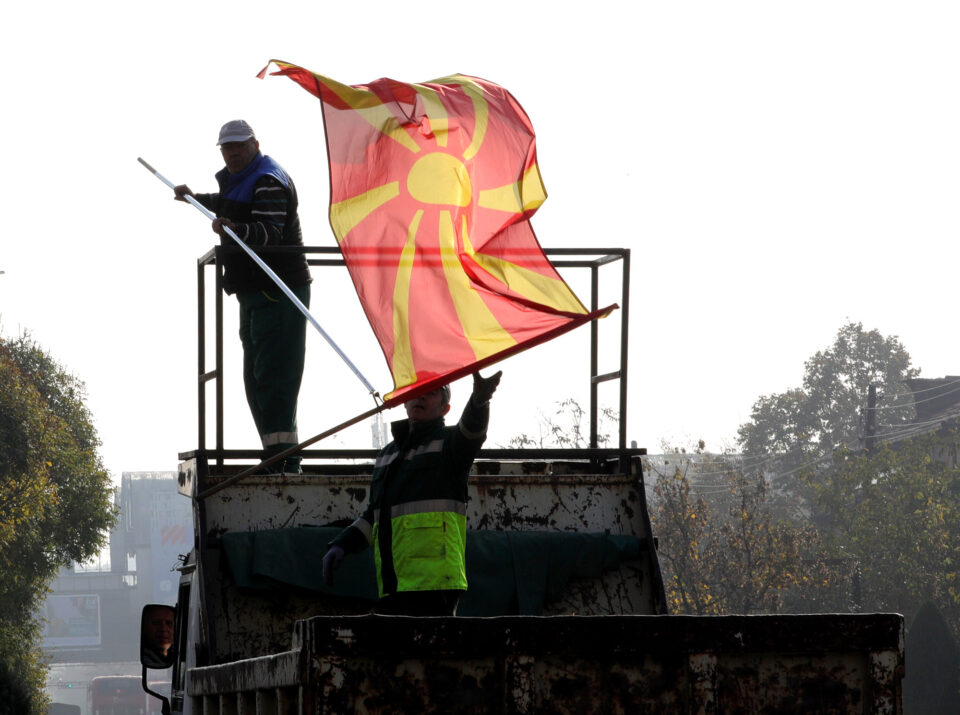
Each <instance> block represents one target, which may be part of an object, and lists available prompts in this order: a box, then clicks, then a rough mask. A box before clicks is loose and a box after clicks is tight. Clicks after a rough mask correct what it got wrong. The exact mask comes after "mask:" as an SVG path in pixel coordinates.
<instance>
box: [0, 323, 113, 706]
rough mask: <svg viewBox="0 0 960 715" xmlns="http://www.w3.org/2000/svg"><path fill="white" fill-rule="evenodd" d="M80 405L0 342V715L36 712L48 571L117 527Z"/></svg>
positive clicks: (44, 365)
mask: <svg viewBox="0 0 960 715" xmlns="http://www.w3.org/2000/svg"><path fill="white" fill-rule="evenodd" d="M84 399H85V388H84V385H83V383H82V382H80V381H79V380H78V379H77V378H75V377H73V376H71V375H69V374H68V373H67V372H65V371H64V369H63V368H62V367H61V366H60V365H59V364H57V363H56V362H55V361H54V360H53V358H51V357H50V356H49V355H48V354H47V353H46V352H44V351H43V350H42V349H41V348H39V347H38V346H37V345H36V344H35V343H33V341H32V340H31V339H30V338H29V337H28V336H26V335H23V336H21V337H19V338H16V339H5V338H0V712H3V709H4V708H7V710H9V711H11V712H13V711H16V712H24V709H23V704H24V703H30V708H31V709H32V710H34V711H36V712H41V711H42V710H43V708H44V704H45V695H44V693H43V685H44V681H45V673H44V671H43V663H42V658H41V654H40V650H39V635H40V629H41V626H42V624H41V622H40V621H39V619H38V617H37V616H36V614H37V612H38V609H39V607H40V605H41V603H42V600H43V598H44V597H45V595H46V592H47V588H48V586H49V584H50V582H51V581H52V580H53V578H54V577H55V576H56V574H57V572H58V571H59V570H60V569H61V568H62V567H64V566H67V565H69V564H70V563H71V562H75V561H84V560H86V559H88V558H90V557H91V556H93V555H94V554H96V553H97V552H98V551H99V549H100V548H101V547H102V546H103V545H104V544H105V542H106V538H107V534H108V532H109V529H110V527H111V526H112V524H113V523H114V521H115V518H116V515H115V511H114V507H113V488H112V486H111V482H110V477H109V474H108V473H107V471H106V470H105V469H104V467H103V464H102V463H101V460H100V457H99V456H98V454H97V448H98V447H99V446H100V442H99V439H98V437H97V434H96V429H95V428H94V426H93V421H92V418H91V415H90V413H89V411H88V410H87V408H86V405H85V404H84ZM3 679H7V682H4V680H3Z"/></svg>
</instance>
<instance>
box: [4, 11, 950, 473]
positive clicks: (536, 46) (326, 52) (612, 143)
mask: <svg viewBox="0 0 960 715" xmlns="http://www.w3.org/2000/svg"><path fill="white" fill-rule="evenodd" d="M338 5H340V6H339V7H333V4H332V3H329V4H328V3H323V4H321V3H318V2H313V3H305V2H290V3H285V4H281V5H276V4H275V5H272V6H271V5H269V4H265V3H246V2H230V3H226V2H204V3H193V4H188V3H182V4H176V3H164V4H162V5H161V4H159V3H129V2H122V3H121V2H89V3H66V2H52V3H32V4H29V5H28V4H25V3H21V4H15V5H14V6H12V7H10V8H7V9H6V10H5V11H4V22H3V24H2V29H0V52H2V54H3V60H4V62H3V66H4V68H5V70H6V72H5V77H4V95H5V98H4V111H3V113H2V115H0V122H2V127H3V137H4V142H5V154H6V157H7V167H8V169H7V171H6V172H5V175H4V178H3V184H4V195H6V196H7V201H8V203H9V204H10V207H9V208H10V209H11V210H10V212H8V215H7V219H6V221H5V229H6V230H5V232H4V238H3V247H2V250H0V270H3V271H5V274H4V275H2V276H0V330H2V332H3V333H4V334H6V335H13V334H16V333H17V332H19V331H20V330H24V329H26V330H29V331H30V332H31V333H32V335H33V337H34V339H35V340H36V341H37V342H38V343H39V344H40V345H42V346H43V347H45V348H46V349H48V350H49V351H50V352H51V353H52V354H53V355H54V356H55V357H56V358H57V359H58V360H59V361H60V362H62V363H63V364H64V365H65V366H66V367H67V368H68V369H69V370H70V371H72V372H74V373H75V374H77V375H78V376H79V377H81V378H82V379H83V380H84V381H85V382H86V384H87V389H88V393H89V406H90V408H91V410H92V412H93V414H94V417H95V419H96V423H97V427H98V429H99V432H100V436H101V438H102V440H103V452H102V453H103V456H104V459H105V462H106V466H107V467H108V468H109V469H110V470H111V472H113V473H114V474H115V475H117V476H119V473H120V472H122V471H138V470H166V469H174V468H176V464H177V453H178V452H181V451H186V450H189V449H192V448H194V447H196V437H195V435H196V410H195V404H196V389H195V384H196V377H195V373H196V358H195V355H196V329H195V300H196V291H195V282H196V259H197V257H198V256H200V255H201V254H203V253H204V252H205V251H206V250H208V249H209V248H210V247H211V246H212V245H213V242H214V239H215V236H214V234H213V233H212V232H211V231H210V229H209V224H208V222H207V221H206V220H205V219H204V218H203V217H202V216H201V215H200V214H199V212H197V211H196V210H195V209H193V208H191V207H189V206H187V205H184V204H180V203H175V202H174V201H173V200H172V198H171V192H170V191H169V190H168V189H167V188H166V187H164V186H163V185H162V184H161V183H160V182H158V181H157V180H156V179H155V178H154V177H153V176H151V175H150V174H149V173H148V172H147V171H145V170H144V169H143V168H142V167H141V166H140V165H139V164H138V163H137V161H136V159H137V157H138V156H142V157H143V158H144V159H146V160H147V161H149V162H150V163H151V164H153V165H154V166H155V167H156V168H157V170H159V171H160V172H161V173H163V174H164V175H165V176H167V177H168V178H170V179H171V180H173V181H174V182H176V183H187V184H189V185H190V186H191V187H192V188H193V189H195V190H197V191H208V190H212V189H213V188H214V181H213V173H214V172H215V171H216V170H218V169H219V168H220V167H221V166H222V162H221V160H220V156H219V152H218V151H217V148H216V146H215V143H216V136H217V130H218V129H219V127H220V125H221V124H222V123H223V122H224V121H226V120H229V119H234V118H238V117H244V118H246V119H247V120H248V121H250V123H251V124H252V125H253V126H254V128H255V129H256V131H257V134H258V138H259V139H260V141H261V148H262V149H263V150H264V152H265V153H267V154H270V155H272V156H273V157H275V158H276V159H277V160H279V162H280V163H281V164H283V165H284V167H285V168H286V169H287V170H288V171H289V172H290V174H291V175H292V176H293V178H294V180H295V182H296V184H297V188H298V191H299V194H300V200H301V218H302V220H303V224H304V231H305V239H306V241H307V243H309V244H314V245H326V246H332V245H335V241H334V238H333V234H332V232H331V230H330V227H329V224H328V223H327V217H326V212H327V202H328V198H329V193H328V191H329V189H328V185H327V166H326V154H325V147H324V138H323V128H322V119H321V114H320V108H319V105H318V103H317V102H316V100H315V99H314V98H313V97H311V96H310V95H308V94H307V93H306V92H304V91H303V90H301V89H300V88H299V87H298V86H296V85H295V84H294V83H292V82H290V81H289V80H287V79H285V78H277V77H273V78H268V79H266V80H263V81H261V80H258V79H256V78H255V75H256V73H257V72H258V71H259V70H260V69H261V68H262V67H263V66H264V65H265V64H266V63H267V60H269V59H271V58H278V59H283V60H286V61H289V62H294V63H297V64H300V65H303V66H305V67H307V68H309V69H311V70H314V71H316V72H319V73H322V74H325V75H328V76H330V77H333V78H335V79H337V80H339V81H341V82H345V83H348V84H358V83H363V82H367V81H370V80H373V79H376V78H378V77H383V76H386V77H392V78H394V79H397V80H401V81H407V82H417V81H424V80H428V79H432V78H434V77H439V76H443V75H447V74H452V73H455V72H462V73H465V74H471V75H475V76H479V77H482V78H485V79H489V80H491V81H493V82H497V83H498V84H501V85H503V86H504V87H506V88H507V89H509V90H510V91H511V92H512V93H513V94H514V96H515V97H516V98H517V99H518V101H519V102H520V103H521V104H522V105H523V107H524V108H525V110H526V111H527V113H528V114H529V116H530V118H531V120H532V121H533V125H534V128H535V130H536V131H537V137H538V155H539V164H540V170H541V173H542V176H543V180H544V183H545V185H546V188H547V192H548V194H549V198H548V200H547V202H546V203H545V204H544V206H543V207H542V208H541V209H540V211H539V212H538V213H537V214H536V215H535V216H534V218H533V226H534V229H535V231H536V232H537V235H538V237H539V239H540V242H541V244H542V245H543V246H545V247H578V246H625V247H629V248H631V249H632V251H633V264H632V273H633V281H632V303H631V334H630V382H629V395H630V399H629V419H628V427H629V429H628V436H629V439H631V440H636V441H637V443H638V444H639V445H640V446H646V447H648V448H649V449H650V450H651V451H658V450H659V446H660V442H661V440H663V439H666V440H669V441H672V442H674V443H689V442H690V441H692V440H695V439H698V438H701V437H702V438H704V439H705V440H706V441H707V446H708V448H712V449H720V448H722V447H723V446H724V445H725V444H732V441H733V438H734V436H735V433H736V428H737V426H738V425H739V424H741V423H742V422H744V421H746V420H747V418H748V417H749V412H750V406H751V405H752V403H753V402H754V401H755V400H756V399H757V397H758V396H760V395H762V394H769V393H772V392H780V391H783V390H785V389H788V388H791V387H794V386H798V385H799V384H800V382H801V378H802V372H803V362H804V360H806V359H807V358H808V357H810V356H811V355H812V354H813V353H814V352H816V351H817V350H820V349H823V348H825V347H827V346H828V345H829V344H830V343H831V341H832V339H833V337H834V335H835V334H836V332H837V329H838V328H839V327H840V326H841V325H842V324H843V323H845V322H846V321H847V320H854V321H862V322H863V323H864V326H865V327H866V328H868V329H873V328H876V329H878V330H880V331H881V332H882V333H883V334H884V335H898V336H900V338H901V340H902V341H903V343H904V345H905V346H906V348H907V350H908V351H909V352H910V353H911V355H912V356H913V360H914V364H915V365H916V366H918V367H920V368H921V369H922V374H923V375H924V376H926V377H939V376H943V375H945V374H957V373H958V371H960V354H958V353H960V333H958V332H957V330H956V327H955V315H954V310H953V309H954V302H955V301H954V299H955V297H956V294H957V289H956V263H957V256H956V252H957V248H956V237H957V234H958V229H960V226H958V224H960V216H958V211H957V206H958V201H957V197H958V189H960V186H958V184H960V176H958V171H957V167H958V166H960V140H958V127H960V93H958V91H957V75H958V72H960V44H958V43H957V41H956V38H957V36H958V34H960V6H957V5H956V4H955V3H949V2H911V3H909V4H907V3H891V2H843V1H842V0H840V1H838V0H831V1H830V2H803V3H799V2H794V3H784V2H770V1H769V0H765V1H757V2H741V1H735V2H672V3H649V2H636V3H625V2H622V3H621V2H617V3H614V2H607V1H605V0H599V1H598V2H592V3H586V4H581V5H577V6H565V5H563V4H557V3H546V2H516V0H512V1H510V2H499V1H494V2H485V3H480V4H468V3H448V4H446V5H436V4H433V5H424V4H422V3H421V4H417V3H408V4H404V3H383V2H366V3H343V4H338ZM314 276H315V281H314V284H313V312H314V314H315V315H316V316H317V317H318V319H319V320H320V322H321V324H323V325H324V328H325V329H326V330H327V332H329V333H330V334H331V335H332V336H333V338H334V339H335V340H337V342H338V343H339V344H340V346H341V348H342V349H343V350H344V351H345V352H346V353H347V354H348V355H350V357H351V359H353V361H354V362H355V363H357V365H358V367H359V368H360V369H361V370H362V371H363V372H364V374H365V375H366V376H367V378H368V379H369V380H370V381H371V382H373V384H374V385H375V387H377V389H379V390H380V391H381V392H386V391H388V390H389V389H390V388H391V387H392V383H390V381H389V375H388V372H387V369H386V364H385V362H384V360H383V357H382V355H381V353H380V351H379V347H378V346H377V345H376V343H375V342H374V340H373V337H372V333H371V332H370V330H369V328H368V327H367V325H366V323H365V322H364V321H363V318H362V314H361V313H360V311H359V305H358V303H357V300H356V296H355V294H354V293H353V291H352V288H351V287H350V285H349V283H348V282H347V281H346V275H345V272H342V271H341V275H336V272H335V271H333V270H332V269H315V270H314ZM565 276H566V277H567V278H568V282H570V283H571V285H572V286H573V287H574V289H575V290H577V292H578V293H579V294H580V296H581V298H582V299H583V300H584V301H586V300H588V298H589V293H588V292H586V289H585V288H584V287H583V286H582V284H580V283H578V282H577V281H578V279H576V278H575V276H574V275H573V274H566V273H565ZM613 276H614V277H613V278H612V280H614V281H616V280H619V276H618V275H617V274H613ZM612 299H615V296H612V297H611V300H612ZM235 312H236V308H235V301H234V300H233V299H232V298H231V299H229V300H228V302H227V316H228V321H229V322H228V328H227V335H226V336H225V345H226V348H227V350H228V351H229V352H230V355H229V360H230V362H229V363H228V367H227V373H228V374H227V379H226V389H227V393H228V397H229V398H230V399H229V404H228V410H229V413H230V415H229V418H228V421H227V446H228V447H230V448H252V447H256V446H257V444H258V439H257V436H256V433H255V430H254V428H253V424H252V420H251V419H250V417H249V413H248V411H247V408H246V404H245V403H244V402H243V398H242V387H241V381H240V375H239V369H238V364H237V358H238V357H239V352H240V350H239V341H238V340H237V338H236V317H235ZM613 320H618V318H614V319H613ZM613 320H611V319H608V320H607V321H605V322H604V323H603V324H601V326H602V327H601V330H602V331H615V330H616V324H615V323H614V322H613ZM608 323H609V324H608ZM587 336H588V331H587V329H586V328H582V329H580V330H577V331H575V332H574V333H572V334H571V335H570V336H567V337H565V338H563V339H562V340H560V341H556V342H555V343H554V344H550V345H546V346H543V347H540V348H536V349H534V350H532V351H529V352H528V353H526V354H525V355H523V356H518V357H516V358H512V359H510V360H508V361H506V362H505V363H503V364H502V365H501V366H500V367H502V368H503V370H504V378H503V381H502V383H501V388H500V391H499V392H498V394H497V397H496V403H495V405H494V413H493V424H492V427H491V436H490V441H488V446H497V445H500V444H505V443H506V442H507V441H508V440H509V438H510V437H511V436H514V435H516V434H518V433H520V432H524V431H526V432H528V433H533V432H536V429H537V428H536V423H537V415H538V412H549V411H551V410H552V409H553V407H554V403H555V401H557V400H562V399H565V398H567V397H574V398H576V399H578V400H580V401H581V402H583V404H586V395H587V389H588V384H587V373H586V367H585V360H586V347H587V346H586V342H585V341H586V339H587ZM614 360H615V356H614V355H609V356H608V359H607V360H605V361H604V362H603V363H602V364H601V372H607V371H610V370H613V369H615V367H616V366H615V363H614ZM468 390H469V383H468V382H467V381H463V382H461V383H458V384H457V385H454V407H455V409H459V407H460V406H462V404H463V398H464V397H465V396H466V394H467V392H468ZM608 398H609V399H605V400H604V402H605V403H607V404H610V405H611V406H612V405H613V404H615V399H614V396H613V395H612V394H610V395H608ZM372 406H373V403H372V402H371V400H370V398H369V397H368V395H367V393H366V390H365V389H364V388H363V386H362V385H361V384H360V382H359V381H357V380H356V379H355V378H354V376H353V375H352V373H351V372H350V371H349V369H347V368H346V367H345V366H344V365H343V364H342V363H341V362H340V360H339V358H338V357H337V356H336V355H335V354H334V353H333V351H332V350H330V349H329V348H328V347H327V346H326V345H325V344H324V343H323V342H322V340H321V339H320V338H319V336H317V335H315V334H311V337H310V341H309V343H308V367H307V373H306V375H305V381H304V387H303V390H302V392H301V409H300V432H301V437H302V438H305V437H306V436H310V435H312V434H316V433H319V432H321V431H324V430H326V429H328V428H330V427H332V426H333V425H335V424H338V423H339V422H341V421H343V420H345V419H347V418H349V417H351V416H353V415H355V414H358V413H361V412H364V411H366V410H367V409H369V408H370V407H372ZM386 416H387V418H389V419H397V418H399V417H401V416H402V412H401V411H399V410H394V411H392V412H388V413H387V415H386ZM317 446H321V447H322V446H328V447H333V446H351V447H368V446H370V443H369V429H368V428H366V427H364V428H362V429H358V430H354V431H351V432H350V433H347V434H345V435H342V436H341V437H339V438H337V439H336V440H332V441H328V442H324V443H321V444H319V445H317Z"/></svg>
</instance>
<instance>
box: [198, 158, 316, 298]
mask: <svg viewBox="0 0 960 715" xmlns="http://www.w3.org/2000/svg"><path fill="white" fill-rule="evenodd" d="M216 178H217V184H218V186H219V187H220V191H219V192H218V193H216V194H197V195H196V199H197V201H199V202H200V203H201V204H203V205H204V206H205V207H206V208H207V209H209V210H210V211H213V212H214V213H215V214H216V215H217V216H218V217H220V218H228V219H230V220H231V221H233V222H234V223H235V224H237V229H236V233H237V235H238V236H239V237H240V239H241V240H242V241H243V242H244V243H246V244H247V245H248V246H250V247H251V248H254V249H256V248H258V247H267V246H303V237H302V235H301V231H300V217H299V216H298V214H297V207H298V200H297V189H296V187H295V186H294V184H293V180H292V179H291V178H290V177H289V176H288V175H287V173H286V172H285V171H284V170H283V168H282V167H281V166H280V165H279V164H277V163H276V162H275V161H274V160H273V159H271V158H270V157H269V156H265V155H263V154H257V156H256V157H255V158H254V160H253V161H252V162H250V165H249V166H248V167H247V168H246V169H244V170H243V171H242V172H240V173H239V174H231V173H230V172H229V171H227V169H226V168H223V169H221V170H220V171H218V172H217V174H216ZM220 240H221V244H222V245H223V246H224V247H225V248H226V249H227V250H226V251H225V255H224V259H223V287H224V290H225V291H226V292H227V293H230V294H232V293H236V292H237V291H242V292H246V291H258V290H263V289H265V288H273V287H274V285H275V284H274V282H273V281H272V280H271V279H270V277H269V276H268V275H267V274H266V273H265V272H264V271H263V269H262V268H260V266H258V265H257V264H256V263H254V261H253V260H252V259H251V258H250V257H249V256H248V255H247V254H246V253H245V252H244V251H243V250H242V249H241V248H240V247H239V246H237V245H236V242H235V241H234V240H233V239H232V238H231V237H229V236H222V237H221V239H220ZM260 257H261V258H262V259H263V260H264V262H265V263H266V264H267V265H268V266H270V268H271V269H272V270H273V272H274V273H276V274H277V276H279V277H280V279H281V280H282V281H283V282H284V283H285V284H286V285H287V286H288V287H291V288H294V287H297V286H301V285H303V284H305V283H309V282H310V269H309V266H308V265H307V259H306V256H304V254H303V253H300V252H290V253H286V252H285V253H270V252H261V253H260Z"/></svg>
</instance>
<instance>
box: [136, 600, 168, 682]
mask: <svg viewBox="0 0 960 715" xmlns="http://www.w3.org/2000/svg"><path fill="white" fill-rule="evenodd" d="M173 622H174V610H173V606H164V605H162V604H159V603H148V604H147V605H146V606H144V607H143V614H142V615H141V616H140V665H142V666H143V667H145V668H153V669H156V670H161V669H165V668H169V667H170V666H172V665H173Z"/></svg>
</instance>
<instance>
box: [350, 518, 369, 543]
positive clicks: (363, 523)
mask: <svg viewBox="0 0 960 715" xmlns="http://www.w3.org/2000/svg"><path fill="white" fill-rule="evenodd" d="M350 526H352V527H354V528H356V529H359V530H360V533H362V534H363V535H364V536H365V537H366V539H367V543H368V544H372V543H373V527H372V526H371V525H370V522H369V521H367V520H366V519H364V518H363V517H362V516H361V517H360V518H358V519H357V520H356V521H354V522H353V523H352V524H351V525H350Z"/></svg>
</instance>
